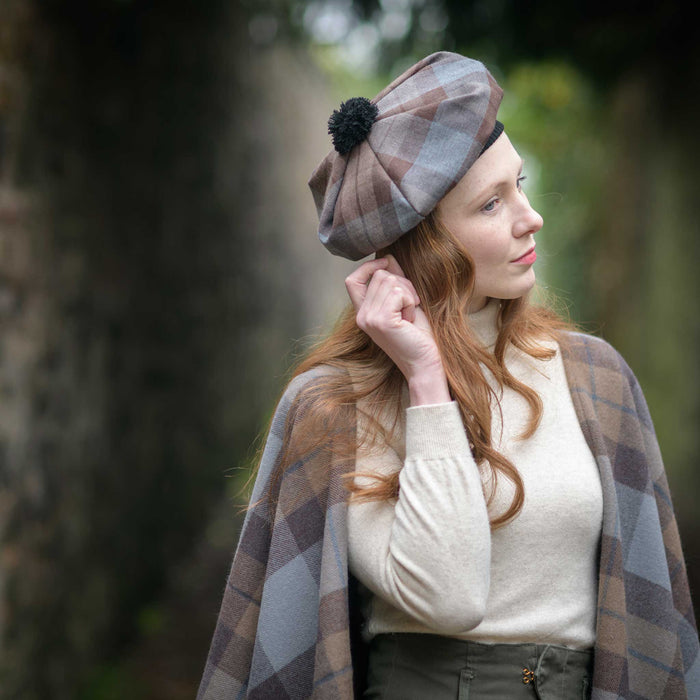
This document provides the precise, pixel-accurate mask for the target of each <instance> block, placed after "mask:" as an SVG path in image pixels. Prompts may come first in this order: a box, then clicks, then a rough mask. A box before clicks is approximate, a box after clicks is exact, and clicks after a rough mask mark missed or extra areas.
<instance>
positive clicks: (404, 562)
mask: <svg viewBox="0 0 700 700" xmlns="http://www.w3.org/2000/svg"><path fill="white" fill-rule="evenodd" d="M497 313H498V302H497V301H493V300H492V301H491V302H489V303H488V304H487V305H486V307H484V309H482V310H481V311H479V312H477V313H476V314H472V315H471V316H470V317H469V318H470V322H471V324H472V327H473V328H474V329H475V331H476V333H477V335H478V336H479V338H480V339H481V340H482V341H483V342H484V344H485V345H486V346H488V347H490V348H493V344H494V343H495V339H496V317H497ZM550 347H556V345H550ZM507 362H508V367H509V369H510V371H511V372H512V373H513V375H514V376H515V377H517V378H518V379H520V380H521V381H523V382H525V383H526V384H528V385H529V386H530V387H532V388H533V389H535V390H536V391H537V392H538V394H539V395H540V396H541V398H542V401H543V404H544V412H543V415H542V420H541V422H540V425H539V427H538V429H537V431H536V432H535V434H534V435H533V436H532V437H531V438H529V439H527V440H519V439H518V435H519V434H520V433H521V432H522V430H523V428H524V427H525V425H526V423H527V418H528V416H529V408H528V406H527V404H526V402H525V401H524V399H523V398H522V397H521V396H520V395H519V394H517V393H516V392H514V391H512V390H510V389H505V390H504V391H503V393H502V396H501V400H500V403H501V409H502V413H503V424H502V425H501V415H500V413H499V411H498V410H494V412H493V436H494V441H495V443H496V447H497V448H498V449H499V450H500V451H501V452H502V453H503V454H505V455H506V456H507V457H508V458H509V459H510V460H511V461H512V462H513V463H514V464H515V466H516V467H517V469H518V471H519V472H520V474H521V476H522V478H523V481H524V484H525V504H524V507H523V510H522V512H521V513H520V515H519V516H518V517H517V518H516V519H515V520H514V521H512V522H510V523H509V524H508V525H506V526H504V527H502V528H500V529H498V530H496V531H494V532H491V531H490V528H489V523H488V519H489V513H487V508H486V503H485V499H484V496H483V490H482V485H481V475H480V473H479V469H478V467H477V466H476V464H475V462H474V460H473V458H472V456H471V452H470V450H469V445H468V442H467V437H466V434H465V431H464V427H463V425H462V422H461V419H460V416H459V411H458V409H457V404H456V403H454V402H453V403H446V404H439V405H433V406H419V407H411V408H408V409H407V410H406V421H405V434H403V428H402V429H401V430H399V431H398V433H397V434H396V439H395V441H394V442H393V443H392V446H391V448H387V449H386V450H383V451H381V452H379V453H375V452H372V451H365V452H360V453H359V454H358V459H357V470H358V471H365V472H367V471H369V472H380V473H391V472H392V471H396V470H398V469H401V475H400V485H401V488H400V496H399V498H398V501H397V502H370V503H353V502H352V501H351V503H350V507H349V509H348V535H349V562H350V570H351V571H352V573H353V574H354V575H355V576H356V577H357V578H358V579H359V580H360V581H361V582H362V583H363V584H364V585H365V586H366V587H367V588H368V589H369V591H370V592H371V594H372V595H370V599H369V605H368V608H367V610H366V612H367V618H368V625H367V628H366V635H367V637H372V636H374V635H376V634H379V633H382V632H431V633H437V634H444V635H449V636H453V637H459V638H463V639H471V640H476V641H481V642H494V643H495V642H499V643H508V642H530V641H536V642H539V643H550V644H561V645H564V646H569V647H573V648H586V647H591V646H592V645H593V643H594V640H595V619H596V600H597V583H598V575H597V574H598V563H597V562H598V549H599V541H600V532H601V524H602V491H601V486H600V479H599V475H598V469H597V467H596V464H595V461H594V459H593V456H592V455H591V452H590V450H589V448H588V446H587V444H586V441H585V439H584V437H583V434H582V432H581V428H580V426H579V423H578V420H577V418H576V414H575V412H574V407H573V404H572V401H571V396H570V394H569V390H568V386H567V382H566V376H565V373H564V365H563V362H562V360H561V356H560V353H559V352H557V355H556V356H555V357H554V358H553V359H552V360H548V361H542V360H535V359H533V358H531V357H529V356H527V355H525V354H524V353H522V352H520V351H517V350H515V349H511V351H509V355H508V356H507ZM487 377H488V378H489V381H490V382H491V383H492V386H495V382H493V381H492V377H490V375H487ZM499 392H500V390H499ZM501 428H502V430H501ZM511 496H512V489H511V487H510V484H509V483H508V482H507V481H505V480H504V479H502V480H500V481H499V483H498V489H497V495H496V498H495V500H494V502H493V503H492V504H491V506H490V512H491V513H494V512H503V511H504V510H505V509H506V508H507V507H508V505H509V504H510V500H511Z"/></svg>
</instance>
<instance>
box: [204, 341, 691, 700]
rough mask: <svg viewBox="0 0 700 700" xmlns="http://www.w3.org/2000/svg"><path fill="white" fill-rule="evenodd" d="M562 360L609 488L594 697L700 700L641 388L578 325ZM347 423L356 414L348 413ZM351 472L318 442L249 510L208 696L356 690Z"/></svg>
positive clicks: (673, 537) (270, 450)
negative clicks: (269, 500)
mask: <svg viewBox="0 0 700 700" xmlns="http://www.w3.org/2000/svg"><path fill="white" fill-rule="evenodd" d="M562 356H563V358H564V365H565V368H566V373H567V378H568V382H569V388H570V390H571V394H572V397H573V401H574V406H575V408H576V412H577V416H578V418H579V422H580V424H581V427H582V430H583V433H584V435H585V437H586V440H587V442H588V445H589V447H590V449H591V451H592V452H593V455H594V456H595V458H596V461H597V463H598V466H599V468H600V475H601V481H602V485H603V533H602V544H601V554H600V578H599V594H598V622H597V640H596V647H595V662H594V676H593V691H592V700H613V699H623V700H698V699H699V698H700V657H699V654H698V636H697V629H696V623H695V617H694V613H693V607H692V603H691V600H690V593H689V590H688V582H687V577H686V572H685V564H684V560H683V554H682V551H681V546H680V540H679V536H678V529H677V526H676V521H675V518H674V515H673V507H672V504H671V498H670V494H669V491H668V484H667V482H666V477H665V473H664V468H663V464H662V461H661V455H660V453H659V448H658V445H657V442H656V437H655V435H654V429H653V426H652V423H651V418H650V416H649V412H648V410H647V407H646V403H645V401H644V397H643V395H642V392H641V390H640V388H639V385H638V383H637V381H636V379H635V377H634V375H633V374H632V372H631V370H630V369H629V367H628V366H627V364H626V363H625V361H624V360H623V359H622V357H621V356H620V355H619V354H618V353H617V352H616V351H615V350H613V349H612V348H611V347H610V346H609V345H608V344H607V343H605V342H604V341H602V340H599V339H596V338H593V337H590V336H585V335H582V334H571V335H570V336H569V337H568V342H566V343H565V344H562ZM317 372H318V371H315V372H311V373H308V374H307V375H302V376H301V377H298V378H297V379H296V380H295V381H294V382H292V384H290V386H289V388H288V390H287V392H286V393H285V395H284V397H283V398H282V400H281V402H280V405H279V407H278V410H277V412H276V415H275V418H274V420H273V423H272V427H271V430H270V434H269V436H268V441H267V445H266V449H265V452H264V455H263V459H262V463H261V467H260V472H259V475H258V479H257V482H256V487H255V491H254V493H253V499H252V502H254V503H255V502H258V501H259V500H260V497H261V496H262V494H263V493H264V491H265V490H266V489H267V488H268V485H269V477H270V473H271V472H272V469H273V468H274V466H275V464H276V455H277V453H278V451H279V447H280V445H281V441H282V439H283V438H284V435H285V431H290V430H293V429H294V416H295V409H294V406H293V400H294V397H295V396H296V395H297V393H298V392H299V391H300V390H301V389H302V387H303V386H304V385H308V384H309V383H313V379H314V377H315V376H318V374H317ZM347 421H348V422H349V423H348V424H354V421H355V416H354V411H351V410H350V409H349V410H348V415H347ZM351 468H352V465H350V464H342V463H338V462H337V461H336V460H335V459H334V457H333V447H332V445H329V446H327V447H319V449H318V450H317V451H315V452H314V453H313V454H310V455H308V457H307V458H305V459H304V460H302V461H300V462H298V463H296V464H292V465H290V466H289V467H288V468H287V470H286V472H285V475H284V477H283V479H282V482H281V484H280V485H279V487H278V490H277V491H276V493H277V494H278V506H277V510H276V512H275V514H274V516H273V515H272V514H271V513H270V512H269V510H268V508H267V505H266V502H263V501H261V502H259V503H258V505H256V506H255V507H254V508H252V509H251V510H250V511H249V512H248V516H247V518H246V522H245V523H244V527H243V531H242V534H241V537H240V540H239V544H238V549H237V552H236V555H235V558H234V562H233V567H232V569H231V574H230V576H229V579H228V583H227V586H226V590H225V591H224V597H223V603H222V606H221V611H220V614H219V618H218V621H217V624H216V630H215V632H214V638H213V640H212V644H211V648H210V651H209V656H208V659H207V663H206V667H205V670H204V675H203V677H202V682H201V685H200V689H199V694H198V699H199V700H224V699H226V700H232V699H234V698H259V699H266V700H273V699H275V700H277V699H284V698H295V699H299V700H301V699H302V698H317V699H326V698H328V700H330V699H331V698H333V699H334V700H349V699H350V698H353V697H354V696H355V697H356V695H355V692H356V691H354V689H353V673H352V670H353V668H352V659H353V657H352V655H351V643H350V638H351V630H350V626H351V624H350V619H351V617H352V618H354V617H355V614H356V612H357V611H356V609H355V608H353V609H352V610H350V604H351V601H350V595H349V593H348V586H349V581H348V571H347V533H346V520H345V514H346V492H345V489H344V487H343V483H342V475H343V474H345V473H346V472H347V471H348V470H349V469H351ZM355 680H357V681H360V682H361V679H355ZM360 684H361V683H360Z"/></svg>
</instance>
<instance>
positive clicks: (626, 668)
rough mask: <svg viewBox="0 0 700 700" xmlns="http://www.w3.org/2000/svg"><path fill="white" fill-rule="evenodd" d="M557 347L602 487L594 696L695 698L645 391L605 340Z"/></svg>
mask: <svg viewBox="0 0 700 700" xmlns="http://www.w3.org/2000/svg"><path fill="white" fill-rule="evenodd" d="M562 351H563V358H564V363H565V367H566V372H567V377H568V381H569V388H570V390H571V395H572V399H573V402H574V407H575V408H576V413H577V415H578V418H579V422H580V424H581V428H582V430H583V434H584V436H585V438H586V441H587V442H588V445H589V447H590V449H591V451H592V453H593V456H594V457H595V459H596V462H597V463H598V468H599V470H600V476H601V481H602V486H603V532H602V541H601V554H600V575H599V591H598V620H597V628H596V647H595V666H594V675H593V700H613V699H616V698H625V699H627V698H630V699H632V698H634V699H635V700H637V699H645V700H656V699H659V700H660V699H661V698H669V699H670V698H673V699H674V700H684V699H686V698H688V699H690V698H692V699H694V700H696V699H697V698H700V658H699V656H698V634H697V628H696V621H695V616H694V613H693V606H692V602H691V599H690V591H689V589H688V582H687V576H686V570H685V562H684V559H683V552H682V551H681V543H680V538H679V535H678V528H677V525H676V520H675V517H674V514H673V506H672V503H671V495H670V492H669V489H668V483H667V480H666V474H665V471H664V466H663V462H662V460H661V453H660V451H659V446H658V443H657V441H656V435H655V433H654V427H653V425H652V421H651V417H650V415H649V410H648V408H647V405H646V402H645V400H644V396H643V394H642V391H641V389H640V387H639V384H638V382H637V380H636V378H635V376H634V374H633V373H632V370H631V369H630V368H629V367H628V365H627V364H626V362H625V361H624V359H623V358H622V357H621V356H620V355H619V354H618V353H616V352H615V351H613V350H612V349H611V348H610V346H609V345H607V344H606V343H604V342H603V341H602V340H600V339H597V338H593V337H591V336H586V335H583V334H573V335H572V336H571V342H570V343H569V344H568V345H564V346H563V348H562Z"/></svg>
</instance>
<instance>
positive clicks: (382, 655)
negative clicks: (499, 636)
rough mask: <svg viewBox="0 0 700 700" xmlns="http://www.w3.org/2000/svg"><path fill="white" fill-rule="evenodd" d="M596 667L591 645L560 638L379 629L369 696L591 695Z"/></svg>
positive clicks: (579, 698)
mask: <svg viewBox="0 0 700 700" xmlns="http://www.w3.org/2000/svg"><path fill="white" fill-rule="evenodd" d="M592 668H593V652H592V650H579V649H570V648H568V647H563V646H559V645H555V644H540V643H525V644H485V643H482V642H472V641H467V640H462V639H453V638H450V637H443V636H441V635H433V634H410V633H396V634H380V635H377V636H376V637H375V638H374V639H373V640H372V642H371V644H370V658H369V673H368V689H367V693H365V698H376V699H379V698H382V699H383V700H393V699H394V698H396V699H397V700H398V699H399V698H401V700H412V699H413V698H416V699H418V698H426V697H427V698H430V699H431V700H443V699H444V700H447V698H450V699H451V700H453V699H454V698H459V700H463V699H464V698H468V700H482V699H483V700H491V699H492V698H493V699H498V700H502V699H503V698H509V699H512V700H519V699H520V698H522V699H523V700H532V699H533V698H536V699H537V700H586V699H587V698H590V687H591V676H592Z"/></svg>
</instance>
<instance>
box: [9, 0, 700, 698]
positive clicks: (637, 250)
mask: <svg viewBox="0 0 700 700" xmlns="http://www.w3.org/2000/svg"><path fill="white" fill-rule="evenodd" d="M641 7H642V5H641V4H640V3H634V2H631V1H629V2H618V1H616V0H610V1H609V2H605V3H585V4H581V3H561V2H553V1H552V0H542V1H541V2H537V3H523V2H518V1H517V0H326V1H317V2H312V1H307V2H304V1H302V0H247V1H246V0H239V1H236V0H228V1H224V0H206V1H205V2H195V1H194V0H191V1H186V0H167V2H166V1H165V0H151V1H148V0H92V2H90V3H83V2H78V0H0V698H2V699H3V700H4V699H5V698H12V699H13V700H14V699H15V698H19V699H21V700H35V699H39V698H41V699H42V700H47V699H49V700H54V699H55V700H64V699H71V700H72V699H73V698H77V699H80V700H87V699H89V700H93V699H94V700H107V699H112V698H129V699H133V700H142V699H143V700H146V699H148V700H166V699H168V700H180V699H181V698H182V699H183V700H184V699H185V698H193V697H194V695H195V693H196V688H197V685H198V682H199V677H200V674H201V671H202V668H203V664H204V660H205V657H206V654H207V651H208V646H209V642H210V639H211V635H212V632H213V629H214V623H215V619H216V615H217V612H218V608H219V604H220V601H221V595H222V592H223V587H224V583H225V578H226V573H227V570H228V567H229V564H230V561H231V557H232V553H233V550H234V547H235V542H236V537H237V530H238V527H239V523H240V506H241V503H242V502H243V496H241V489H242V486H243V484H244V482H245V480H246V478H247V476H248V474H249V471H248V470H249V468H250V465H251V462H252V459H253V457H254V454H255V449H256V447H257V446H258V445H259V443H260V440H261V431H264V427H265V425H266V422H267V420H268V419H269V416H270V412H271V411H272V409H273V407H274V404H275V401H276V399H277V397H278V395H279V392H280V390H281V389H282V387H283V385H284V382H285V378H286V376H288V372H289V369H290V367H291V366H292V365H293V364H294V362H295V360H296V359H297V358H298V357H299V356H300V354H301V353H303V351H304V348H305V347H307V345H308V343H309V342H311V340H312V339H313V338H314V337H317V336H318V335H319V334H321V333H323V332H324V331H326V330H327V329H328V328H329V325H330V323H331V322H332V320H333V318H334V316H335V315H336V314H337V312H338V311H339V310H340V308H341V307H342V306H343V304H344V289H343V284H342V280H343V277H344V276H345V274H347V271H348V270H349V269H350V268H349V267H348V264H347V263H345V262H344V261H342V260H336V259H332V258H331V256H329V255H328V254H327V253H326V251H325V250H324V249H323V247H322V246H321V245H320V244H319V243H318V241H317V239H316V213H315V210H314V208H313V204H312V200H311V196H310V194H309V193H308V190H307V185H306V182H307V179H308V176H309V175H310V173H311V171H312V169H313V168H314V167H315V165H316V164H317V163H318V162H319V161H320V160H321V158H322V157H323V156H324V155H325V153H326V152H327V151H328V149H329V148H330V142H329V137H328V135H327V134H326V121H327V119H328V116H329V115H330V113H331V111H332V110H333V109H334V108H335V107H337V106H338V105H339V103H340V101H341V99H347V98H348V97H352V96H356V95H364V96H367V97H372V96H373V95H375V94H376V93H377V92H378V91H379V89H380V88H381V87H383V86H384V85H385V84H386V83H387V82H388V81H389V80H390V79H392V78H393V77H395V76H397V75H398V74H399V73H400V72H401V71H402V70H403V69H405V68H406V67H408V66H409V65H410V64H412V63H413V62H415V61H416V60H418V59H420V58H422V57H423V56H425V55H427V54H428V53H431V52H433V51H435V50H440V49H448V50H456V51H459V52H462V53H465V54H467V55H469V56H473V57H475V58H479V59H481V60H483V61H484V62H485V63H486V64H487V65H488V66H489V68H490V69H491V71H492V72H493V74H494V75H495V76H496V78H497V79H498V81H499V82H500V83H501V85H502V86H503V87H504V88H505V93H506V98H505V100H504V103H503V106H502V109H501V112H500V115H501V117H500V118H501V119H502V121H504V122H505V124H506V128H507V130H508V132H509V134H510V137H511V139H512V140H513V141H514V143H515V145H516V147H517V148H518V149H519V150H520V151H521V153H522V154H523V155H524V157H525V161H526V168H525V170H526V174H527V175H528V180H527V183H526V186H527V190H528V193H529V195H530V198H531V201H532V202H533V205H534V206H535V207H536V208H538V209H539V211H540V212H541V213H542V214H543V216H544V219H545V228H544V230H543V231H542V232H541V234H540V235H539V243H538V253H539V255H540V259H539V260H538V262H537V266H538V277H539V279H540V282H541V285H542V287H543V288H544V289H545V291H547V292H548V293H550V294H555V295H557V296H558V298H559V299H560V300H561V301H562V302H563V305H564V308H565V309H568V311H567V312H568V313H569V314H570V316H571V317H572V318H573V319H574V320H575V321H577V322H579V323H580V324H581V325H582V327H583V328H584V329H586V330H588V331H590V332H594V333H597V334H600V335H602V336H603V337H605V338H606V339H607V340H609V341H610V342H611V343H612V344H613V345H615V346H616V347H617V348H618V349H619V350H620V351H621V352H622V353H623V355H624V356H625V357H626V359H627V361H628V362H629V364H630V365H631V367H632V368H633V370H634V371H635V373H636V374H637V376H638V378H639V380H640V382H641V384H642V387H643V389H644V391H645V394H646V397H647V400H648V403H649V405H650V408H651V412H652V415H653V417H654V420H655V423H656V428H657V433H658V436H659V440H660V442H661V446H662V451H663V453H664V457H665V461H666V465H667V469H668V474H669V479H670V482H671V486H672V491H673V493H674V499H675V504H676V510H677V514H678V517H679V522H680V527H681V533H682V537H683V541H684V545H685V551H686V556H687V563H688V569H689V575H690V579H691V587H692V589H693V591H694V594H695V598H696V604H697V603H698V600H700V599H699V598H698V596H700V515H699V514H698V508H697V506H696V500H697V496H698V493H700V475H699V474H698V468H697V465H698V458H699V457H700V431H699V430H698V424H699V420H698V419H699V418H700V415H699V414H700V377H699V374H700V363H699V362H698V352H697V348H698V343H699V342H700V314H699V313H698V297H699V292H700V272H699V271H698V265H699V263H700V223H699V222H700V215H699V210H698V207H699V206H700V205H699V202H700V197H699V196H698V188H699V187H700V178H699V177H698V162H700V137H699V136H698V132H697V124H698V122H699V120H700V99H699V98H698V92H697V86H698V77H697V76H698V74H699V68H700V65H699V64H700V60H699V59H700V55H699V53H698V38H699V37H698V29H697V23H695V22H693V21H689V14H688V13H687V12H686V9H687V8H686V7H684V5H683V4H682V3H679V2H667V3H656V5H655V6H654V7H652V8H647V9H644V10H641V9H640V8H641ZM577 8H578V11H577ZM581 8H585V9H583V10H582V9H581ZM691 14H692V13H691Z"/></svg>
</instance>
